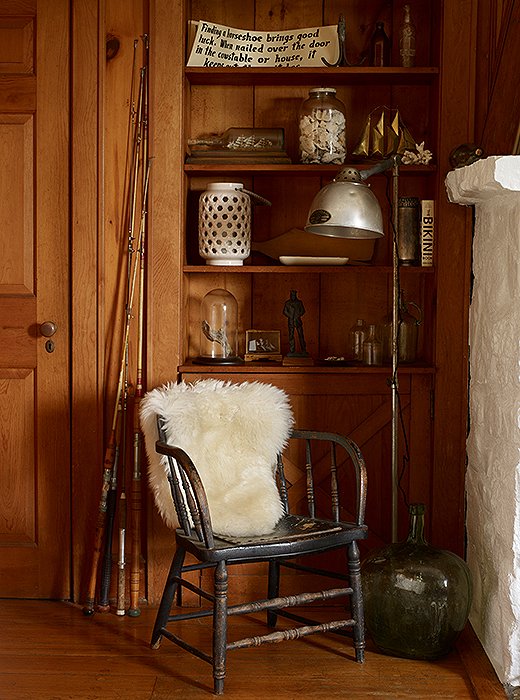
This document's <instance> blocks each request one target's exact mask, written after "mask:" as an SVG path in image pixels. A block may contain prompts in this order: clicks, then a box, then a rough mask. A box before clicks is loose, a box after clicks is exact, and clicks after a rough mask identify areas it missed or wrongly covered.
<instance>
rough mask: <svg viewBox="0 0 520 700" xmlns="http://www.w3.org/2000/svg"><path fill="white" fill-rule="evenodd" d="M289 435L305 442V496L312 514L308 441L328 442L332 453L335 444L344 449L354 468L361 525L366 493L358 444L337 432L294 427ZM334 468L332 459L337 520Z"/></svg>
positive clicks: (363, 468)
mask: <svg viewBox="0 0 520 700" xmlns="http://www.w3.org/2000/svg"><path fill="white" fill-rule="evenodd" d="M290 437H291V438H296V439H301V440H306V443H307V455H306V462H307V465H306V468H307V497H308V503H309V509H310V512H311V514H313V513H312V511H313V509H314V505H313V499H314V494H313V481H312V464H311V460H310V443H311V442H312V441H323V442H328V443H330V444H331V446H333V448H332V449H333V455H335V452H334V450H335V446H336V445H337V446H339V447H341V448H343V449H344V450H345V452H346V453H347V454H348V456H349V457H350V464H351V465H352V467H353V469H354V474H355V479H356V524H357V525H363V524H364V520H365V507H366V495H367V471H366V466H365V460H364V458H363V455H362V453H361V450H360V448H359V446H358V445H357V444H356V443H355V442H354V441H353V440H351V439H350V438H349V437H346V436H345V435H340V434H338V433H327V432H321V431H315V430H299V429H297V428H295V429H293V431H292V433H291V436H290ZM335 469H336V465H335V460H334V459H333V462H332V463H331V479H332V486H331V490H332V500H333V508H334V510H335V519H336V520H339V493H338V490H337V477H336V473H335Z"/></svg>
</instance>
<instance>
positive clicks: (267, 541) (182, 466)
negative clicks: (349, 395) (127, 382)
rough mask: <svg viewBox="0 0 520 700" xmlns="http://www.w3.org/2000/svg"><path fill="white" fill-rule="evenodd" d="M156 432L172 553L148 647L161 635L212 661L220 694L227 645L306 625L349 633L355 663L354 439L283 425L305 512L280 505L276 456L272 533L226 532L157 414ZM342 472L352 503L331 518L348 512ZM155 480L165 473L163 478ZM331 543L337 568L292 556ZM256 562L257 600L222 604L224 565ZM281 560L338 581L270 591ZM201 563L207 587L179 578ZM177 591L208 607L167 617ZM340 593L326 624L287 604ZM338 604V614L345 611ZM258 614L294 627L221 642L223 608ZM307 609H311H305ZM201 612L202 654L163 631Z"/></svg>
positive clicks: (282, 482)
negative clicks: (208, 620)
mask: <svg viewBox="0 0 520 700" xmlns="http://www.w3.org/2000/svg"><path fill="white" fill-rule="evenodd" d="M217 420H218V418H217ZM158 431H159V440H158V441H157V443H156V451H157V453H159V454H160V455H165V456H166V458H167V463H168V468H167V469H166V472H167V478H168V481H169V486H170V489H171V495H172V498H173V501H174V504H175V510H176V513H177V518H178V522H179V527H178V528H177V529H176V530H175V542H176V551H175V555H174V557H173V562H172V565H171V568H170V572H169V574H168V578H167V581H166V586H165V588H164V592H163V595H162V600H161V603H160V607H159V610H158V614H157V618H156V622H155V626H154V629H153V634H152V640H151V644H152V647H153V648H158V647H159V645H160V642H161V639H162V638H163V637H165V638H166V639H169V640H170V641H172V642H174V643H175V644H178V645H179V646H181V647H182V648H183V649H185V650H187V651H189V652H191V653H192V654H194V655H196V656H198V657H199V658H201V659H203V660H204V661H206V662H208V663H209V664H210V665H211V666H212V667H213V680H214V692H215V693H216V694H217V695H220V694H222V693H223V692H224V678H225V675H226V655H227V652H228V651H230V650H232V649H240V648H245V647H251V646H259V645H260V644H263V643H265V642H279V641H283V640H291V639H297V638H300V637H304V636H306V635H309V634H313V633H315V632H337V633H340V634H346V635H348V636H349V637H352V639H353V643H354V649H355V656H356V660H357V661H358V662H360V663H362V662H363V660H364V649H365V639H364V622H363V599H362V593H361V577H360V559H359V549H358V544H357V542H358V540H361V539H364V538H366V536H367V528H366V525H365V524H364V513H365V500H366V471H365V464H364V460H363V457H362V455H361V452H360V450H359V448H358V447H357V445H356V444H355V443H354V442H353V441H352V440H350V439H348V438H346V437H342V436H339V435H336V434H332V433H318V432H311V431H308V430H293V431H292V434H291V441H292V440H296V441H299V443H300V444H301V445H302V447H301V448H300V450H299V451H300V453H302V454H303V459H304V462H305V464H304V467H303V470H304V472H305V473H306V491H307V494H306V501H307V513H306V514H305V515H295V514H291V513H290V511H289V499H288V490H290V489H288V483H287V481H286V476H285V473H284V460H283V459H282V456H281V455H280V456H279V457H278V460H277V468H276V472H277V473H276V479H277V484H278V487H279V492H280V497H281V502H282V507H283V515H282V517H281V518H280V520H279V521H278V523H277V524H276V526H275V528H274V530H273V531H272V532H271V533H269V534H267V535H260V536H247V537H235V536H228V535H219V534H218V533H217V532H214V531H213V528H212V524H211V514H210V508H209V506H208V499H207V496H206V493H205V490H204V487H203V484H202V481H201V478H200V476H199V473H198V471H197V467H196V465H195V464H194V463H193V462H192V460H191V459H190V457H189V456H188V454H187V453H186V452H185V451H184V450H183V449H180V448H179V447H176V446H175V445H172V444H168V441H167V439H166V433H165V430H164V423H163V420H162V419H161V417H159V418H158ZM315 445H316V447H315ZM318 446H320V447H318ZM324 446H325V447H324ZM315 450H316V451H319V453H320V475H319V483H320V487H319V492H320V497H319V499H318V498H317V496H316V492H317V490H318V487H317V483H318V481H317V479H318V477H315V476H314V474H313V458H314V454H315ZM296 451H298V450H296ZM324 455H326V461H328V463H329V466H330V469H329V475H328V477H327V478H326V483H327V487H326V490H327V492H329V491H330V494H331V504H330V511H329V514H328V515H327V516H326V517H319V518H318V517H316V513H317V501H318V500H320V502H321V500H322V498H321V496H322V490H323V489H322V486H321V484H323V481H324V475H323V462H324ZM343 470H347V471H351V472H352V478H351V481H350V483H351V484H352V485H353V486H352V488H353V490H354V492H355V493H354V494H353V497H352V500H351V503H353V506H351V510H352V515H351V516H349V522H345V521H344V520H343V519H342V518H341V516H342V515H343V514H344V513H345V512H348V511H346V510H344V506H343V497H344V496H345V495H346V494H344V493H343V487H342V486H341V487H340V488H338V484H341V483H342V482H341V480H340V472H342V471H343ZM164 478H165V479H166V476H165V477H164ZM340 491H341V493H340ZM340 496H341V497H342V500H341V501H340ZM339 548H342V549H343V550H345V553H346V555H347V562H348V566H347V567H346V569H344V570H343V571H340V572H336V573H332V572H329V571H324V570H323V569H316V568H313V567H310V566H305V565H303V564H302V563H301V558H302V557H303V556H304V555H315V554H316V553H318V552H324V551H327V550H333V549H339ZM187 552H189V553H190V554H192V555H193V556H194V557H195V558H196V560H197V562H198V563H197V564H193V565H190V566H187V567H184V559H185V555H186V553H187ZM296 557H297V558H298V560H297V561H296ZM259 561H267V562H268V564H269V577H268V584H267V596H266V598H265V599H261V600H255V601H252V602H246V603H243V604H240V605H228V567H229V566H232V565H233V564H244V563H247V562H259ZM285 567H289V568H291V569H297V570H301V571H304V572H307V573H310V574H313V575H316V576H324V577H332V578H337V579H339V580H340V581H341V580H343V583H342V584H340V587H338V588H327V589H325V590H320V591H316V592H305V593H300V594H297V595H291V596H287V597H280V593H279V589H280V570H281V569H282V568H285ZM205 568H213V569H214V587H213V589H212V590H211V591H206V590H203V589H202V588H201V587H199V586H197V585H195V584H194V583H192V581H190V580H187V578H184V574H185V573H186V571H190V572H192V571H193V570H200V569H205ZM307 578H308V576H300V577H299V579H300V580H303V581H305V580H306V579H307ZM329 585H330V584H329ZM182 588H187V589H189V590H191V591H194V592H195V593H196V594H197V595H200V596H201V597H202V598H203V599H205V600H207V601H209V602H210V604H211V606H210V607H207V608H205V609H200V608H197V609H191V610H189V609H187V608H183V609H181V610H179V608H177V611H176V612H174V614H172V612H173V611H172V609H171V608H172V604H173V602H174V598H175V596H176V594H177V596H179V594H180V593H181V591H182ZM340 596H346V597H347V601H349V603H350V604H345V605H342V606H338V607H336V608H332V607H331V610H335V611H340V612H339V615H340V616H341V619H335V620H333V621H329V622H324V623H323V622H322V623H320V622H319V621H317V620H314V619H309V618H308V617H305V616H301V615H298V614H295V613H293V612H291V611H290V610H288V609H287V608H292V607H294V606H297V605H305V606H307V605H310V604H311V603H316V602H318V603H319V602H325V601H330V600H332V599H335V598H339V597H340ZM179 600H180V598H179ZM179 600H178V601H177V602H179ZM345 610H347V611H348V612H347V613H345ZM260 611H266V613H267V624H268V625H269V627H271V628H274V627H275V625H276V622H277V617H278V616H282V617H284V618H289V619H290V620H292V621H294V622H296V623H298V625H297V626H295V627H293V628H291V629H279V630H274V631H273V630H271V631H270V632H269V633H267V634H265V635H263V636H255V637H252V638H247V639H239V640H236V641H228V638H227V637H228V635H227V618H228V616H229V615H239V614H250V613H258V612H260ZM307 614H308V615H310V614H311V613H309V612H307ZM206 616H212V618H213V629H212V635H213V646H212V649H213V651H212V654H207V653H205V652H204V651H202V650H200V649H198V648H195V647H193V646H192V645H191V644H188V643H187V642H186V641H184V640H183V639H181V638H180V637H179V636H177V634H175V633H174V632H172V631H171V626H172V625H174V623H175V622H178V621H181V620H184V621H185V620H190V619H197V618H202V617H206ZM210 630H211V627H210V626H208V633H209V632H210Z"/></svg>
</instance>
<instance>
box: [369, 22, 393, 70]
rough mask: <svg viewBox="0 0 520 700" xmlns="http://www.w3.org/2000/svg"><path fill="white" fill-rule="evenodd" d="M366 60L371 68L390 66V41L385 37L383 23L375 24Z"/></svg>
mask: <svg viewBox="0 0 520 700" xmlns="http://www.w3.org/2000/svg"><path fill="white" fill-rule="evenodd" d="M368 59H369V63H370V65H371V66H380V67H381V66H389V65H390V39H389V38H388V36H387V35H386V32H385V23H384V22H376V28H375V30H374V33H373V34H372V37H371V39H370V51H369V54H368Z"/></svg>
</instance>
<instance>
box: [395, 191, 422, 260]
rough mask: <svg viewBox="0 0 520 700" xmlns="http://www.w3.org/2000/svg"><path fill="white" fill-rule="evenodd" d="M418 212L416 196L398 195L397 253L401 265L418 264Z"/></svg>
mask: <svg viewBox="0 0 520 700" xmlns="http://www.w3.org/2000/svg"><path fill="white" fill-rule="evenodd" d="M420 212H421V202H420V200H419V199H418V197H399V208H398V231H397V255H398V257H399V262H400V263H401V265H419V262H420V241H419V223H420Z"/></svg>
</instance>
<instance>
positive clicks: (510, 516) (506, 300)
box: [439, 156, 520, 697]
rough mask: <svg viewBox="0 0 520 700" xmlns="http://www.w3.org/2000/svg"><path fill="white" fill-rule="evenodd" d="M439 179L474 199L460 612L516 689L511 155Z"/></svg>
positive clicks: (519, 277)
mask: <svg viewBox="0 0 520 700" xmlns="http://www.w3.org/2000/svg"><path fill="white" fill-rule="evenodd" d="M446 187H447V191H448V196H449V199H450V200H451V201H452V202H457V203H459V204H465V205H472V204H474V205H475V232H474V241H473V273H474V283H473V293H472V300H471V306H470V315H469V343H470V387H469V401H470V431H469V436H468V441H467V454H468V465H467V474H466V496H467V520H466V524H467V537H468V550H467V560H468V564H469V567H470V569H471V573H472V577H473V586H474V598H473V606H472V610H471V614H470V621H471V623H472V625H473V628H474V630H475V632H476V633H477V635H478V637H479V639H480V641H481V643H482V645H483V647H484V649H485V651H486V653H487V655H488V657H489V659H490V660H491V663H492V664H493V666H494V668H495V670H496V672H497V675H498V677H499V679H500V680H501V682H502V683H503V684H504V685H505V687H506V690H508V691H509V693H510V694H511V695H512V696H514V697H520V688H519V687H520V504H519V501H520V156H491V157H489V158H486V159H484V160H481V161H478V162H476V163H474V164H472V165H469V166H466V167H464V168H459V169H457V170H454V171H452V172H450V173H449V174H448V176H447V178H446ZM439 235H448V236H449V235H450V232H449V231H440V232H439ZM453 273H454V274H456V270H454V271H453Z"/></svg>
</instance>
